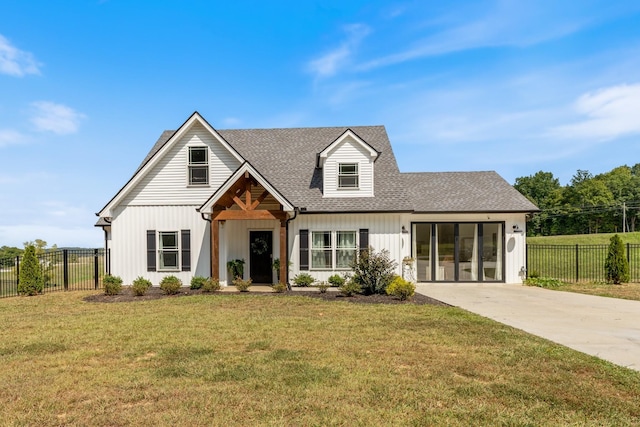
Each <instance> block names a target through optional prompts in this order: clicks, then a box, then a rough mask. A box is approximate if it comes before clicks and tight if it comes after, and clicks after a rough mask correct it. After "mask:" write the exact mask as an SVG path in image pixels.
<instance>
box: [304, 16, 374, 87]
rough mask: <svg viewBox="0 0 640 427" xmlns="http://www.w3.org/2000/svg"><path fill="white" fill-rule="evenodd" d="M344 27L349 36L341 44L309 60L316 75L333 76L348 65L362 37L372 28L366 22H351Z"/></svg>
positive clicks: (309, 65)
mask: <svg viewBox="0 0 640 427" xmlns="http://www.w3.org/2000/svg"><path fill="white" fill-rule="evenodd" d="M343 29H344V31H345V33H346V34H347V38H346V40H344V41H343V42H342V43H341V44H340V46H338V47H337V48H335V49H334V50H332V51H330V52H327V53H325V54H324V55H322V56H321V57H319V58H317V59H314V60H312V61H311V62H309V64H308V69H309V71H311V72H312V73H313V74H315V75H316V77H331V76H333V75H334V74H336V73H337V72H338V70H339V69H340V68H341V67H344V66H345V65H347V64H348V62H349V59H350V57H351V56H352V55H353V53H354V52H355V50H356V48H357V47H358V45H359V44H360V42H361V41H362V39H363V38H365V37H366V36H367V35H368V34H369V32H370V28H369V27H368V26H366V25H364V24H351V25H347V26H345V27H344V28H343Z"/></svg>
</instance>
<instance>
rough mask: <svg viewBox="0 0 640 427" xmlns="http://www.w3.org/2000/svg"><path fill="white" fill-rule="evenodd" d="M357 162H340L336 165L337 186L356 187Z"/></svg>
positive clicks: (357, 183)
mask: <svg viewBox="0 0 640 427" xmlns="http://www.w3.org/2000/svg"><path fill="white" fill-rule="evenodd" d="M358 185H359V182H358V164H357V163H340V164H339V165H338V188H350V189H351V188H358Z"/></svg>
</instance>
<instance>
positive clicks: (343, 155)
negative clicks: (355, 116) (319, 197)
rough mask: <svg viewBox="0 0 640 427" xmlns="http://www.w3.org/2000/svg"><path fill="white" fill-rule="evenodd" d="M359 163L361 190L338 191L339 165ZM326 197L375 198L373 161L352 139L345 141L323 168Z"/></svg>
mask: <svg viewBox="0 0 640 427" xmlns="http://www.w3.org/2000/svg"><path fill="white" fill-rule="evenodd" d="M339 163H357V164H358V174H359V177H358V179H359V188H357V189H353V190H347V189H338V164H339ZM322 173H323V180H324V182H323V194H324V197H372V196H373V159H371V157H369V153H368V152H367V151H366V150H365V149H364V147H362V145H360V144H358V143H357V142H356V141H354V140H353V139H351V138H347V139H345V140H344V141H343V142H341V143H340V144H338V145H337V146H336V147H335V148H334V149H333V150H332V151H331V152H330V153H328V155H327V160H326V161H325V163H324V166H323V171H322Z"/></svg>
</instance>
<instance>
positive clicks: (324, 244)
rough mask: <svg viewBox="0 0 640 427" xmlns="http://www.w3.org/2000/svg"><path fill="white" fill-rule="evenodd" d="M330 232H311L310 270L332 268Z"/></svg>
mask: <svg viewBox="0 0 640 427" xmlns="http://www.w3.org/2000/svg"><path fill="white" fill-rule="evenodd" d="M332 258H333V250H332V245H331V232H330V231H313V232H311V268H319V269H330V268H333V262H332Z"/></svg>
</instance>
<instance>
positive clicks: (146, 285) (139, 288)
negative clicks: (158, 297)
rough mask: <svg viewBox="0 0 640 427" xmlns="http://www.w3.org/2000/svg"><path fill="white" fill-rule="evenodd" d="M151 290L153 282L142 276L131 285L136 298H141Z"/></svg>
mask: <svg viewBox="0 0 640 427" xmlns="http://www.w3.org/2000/svg"><path fill="white" fill-rule="evenodd" d="M150 288H151V282H150V281H149V280H147V279H145V278H144V277H142V276H139V277H137V278H136V280H134V281H133V283H132V284H131V290H132V291H133V294H134V295H135V296H138V297H141V296H142V295H144V294H146V293H147V291H148V290H149V289H150Z"/></svg>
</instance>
